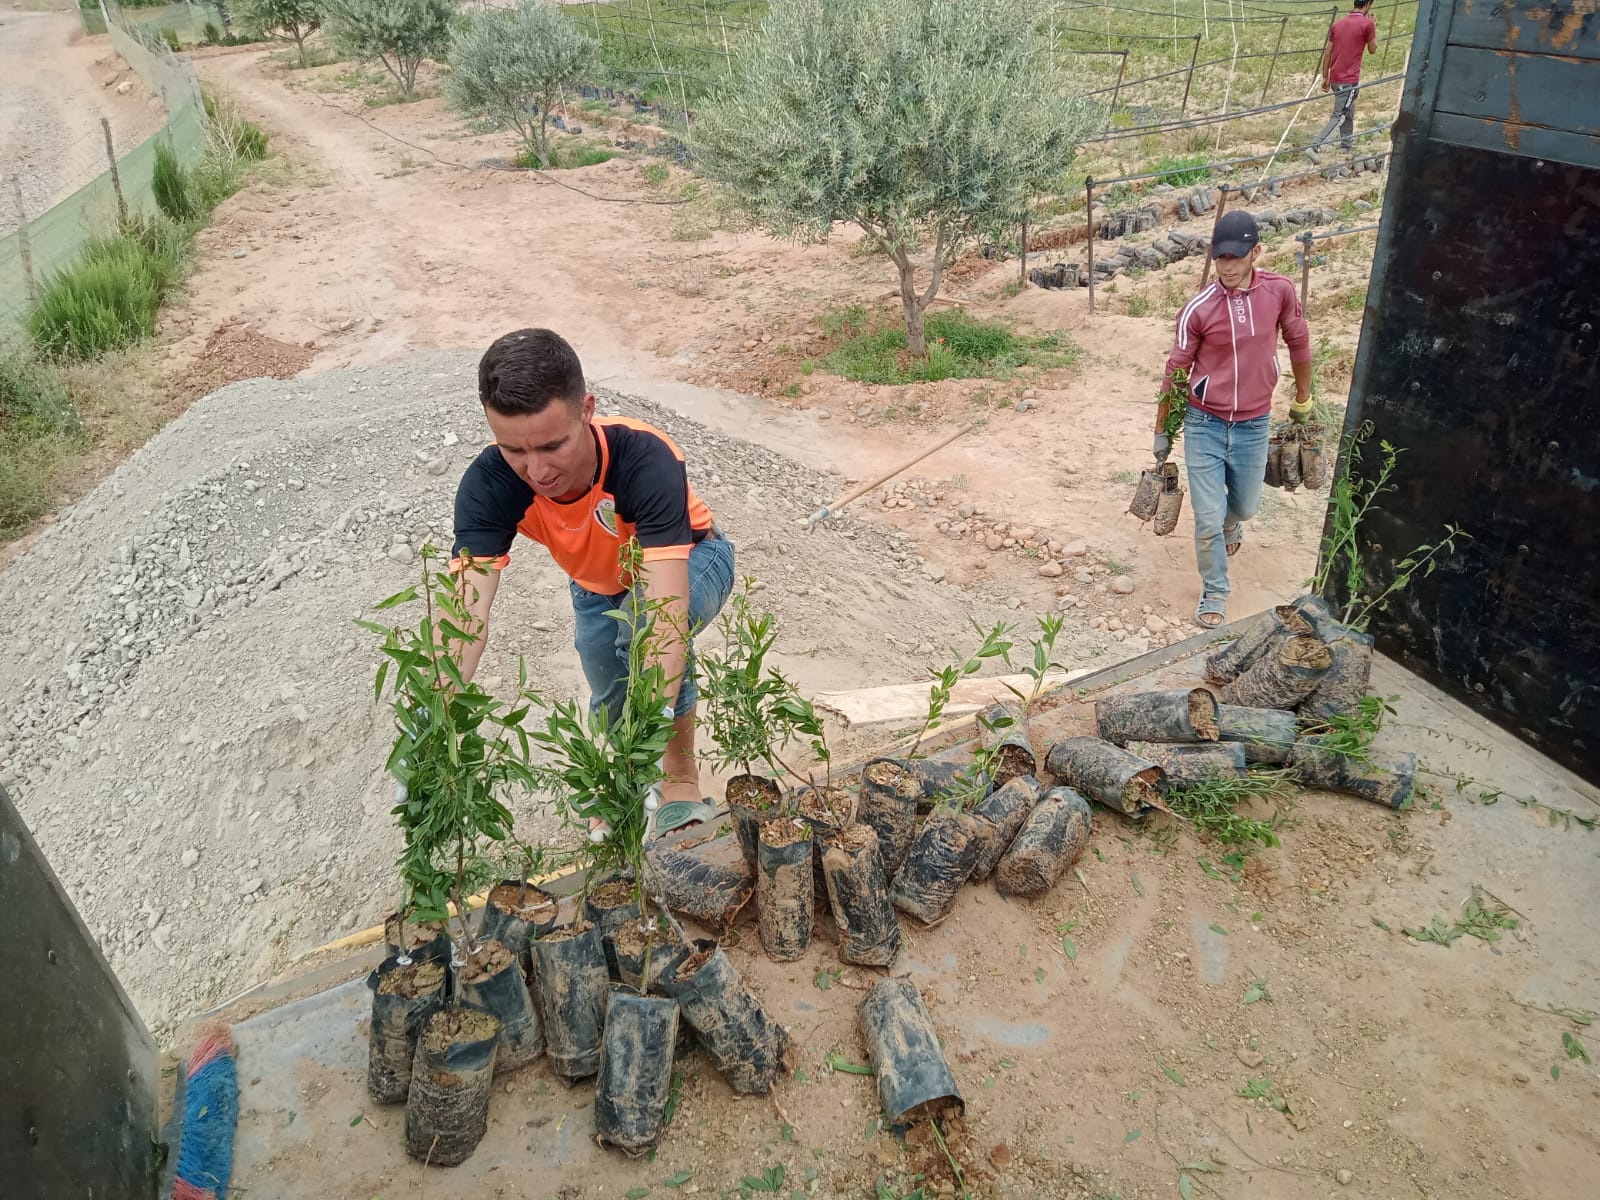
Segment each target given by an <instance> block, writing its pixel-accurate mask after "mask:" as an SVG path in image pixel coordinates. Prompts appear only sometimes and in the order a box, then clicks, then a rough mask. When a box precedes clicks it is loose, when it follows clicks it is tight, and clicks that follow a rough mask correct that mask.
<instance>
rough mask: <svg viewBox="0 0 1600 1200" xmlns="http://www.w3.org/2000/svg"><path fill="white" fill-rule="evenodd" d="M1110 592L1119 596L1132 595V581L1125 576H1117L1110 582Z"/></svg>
mask: <svg viewBox="0 0 1600 1200" xmlns="http://www.w3.org/2000/svg"><path fill="white" fill-rule="evenodd" d="M1111 590H1112V591H1113V592H1115V593H1116V594H1117V595H1119V596H1131V595H1133V580H1131V579H1129V578H1128V577H1127V576H1126V575H1118V576H1117V577H1116V578H1115V579H1113V580H1112V581H1111Z"/></svg>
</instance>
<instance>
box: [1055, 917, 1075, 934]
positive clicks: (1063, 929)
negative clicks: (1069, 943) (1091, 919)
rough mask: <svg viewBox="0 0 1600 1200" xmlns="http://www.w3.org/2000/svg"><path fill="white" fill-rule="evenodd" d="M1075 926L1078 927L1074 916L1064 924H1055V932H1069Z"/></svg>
mask: <svg viewBox="0 0 1600 1200" xmlns="http://www.w3.org/2000/svg"><path fill="white" fill-rule="evenodd" d="M1077 927H1078V922H1077V919H1076V918H1074V919H1073V920H1071V921H1068V922H1067V923H1066V924H1065V925H1057V926H1056V932H1057V933H1071V932H1072V931H1073V930H1075V929H1076V928H1077Z"/></svg>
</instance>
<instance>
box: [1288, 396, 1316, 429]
mask: <svg viewBox="0 0 1600 1200" xmlns="http://www.w3.org/2000/svg"><path fill="white" fill-rule="evenodd" d="M1310 419H1311V393H1309V392H1307V393H1305V394H1303V395H1302V394H1300V393H1296V394H1295V398H1294V403H1293V404H1291V405H1290V406H1289V420H1290V421H1292V422H1293V423H1294V424H1296V425H1304V424H1305V423H1306V422H1307V421H1309V420H1310Z"/></svg>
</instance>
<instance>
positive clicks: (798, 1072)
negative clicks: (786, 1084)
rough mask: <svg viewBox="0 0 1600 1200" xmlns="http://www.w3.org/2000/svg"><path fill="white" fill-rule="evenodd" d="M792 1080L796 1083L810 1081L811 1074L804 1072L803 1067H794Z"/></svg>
mask: <svg viewBox="0 0 1600 1200" xmlns="http://www.w3.org/2000/svg"><path fill="white" fill-rule="evenodd" d="M794 1081H795V1082H796V1083H810V1082H811V1076H809V1075H807V1074H806V1069H805V1068H804V1067H796V1068H795V1069H794Z"/></svg>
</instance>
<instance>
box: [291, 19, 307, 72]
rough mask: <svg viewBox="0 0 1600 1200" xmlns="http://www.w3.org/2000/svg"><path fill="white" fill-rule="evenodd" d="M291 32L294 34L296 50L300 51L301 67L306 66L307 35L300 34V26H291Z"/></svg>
mask: <svg viewBox="0 0 1600 1200" xmlns="http://www.w3.org/2000/svg"><path fill="white" fill-rule="evenodd" d="M289 28H290V32H292V33H293V34H294V48H295V49H296V50H298V51H300V65H301V67H304V66H305V65H306V35H305V34H303V33H301V32H300V26H298V25H291V26H290V27H289Z"/></svg>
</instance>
